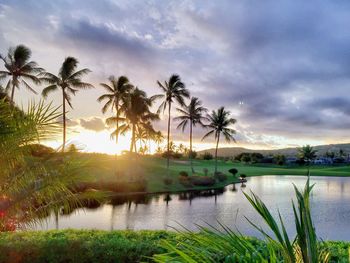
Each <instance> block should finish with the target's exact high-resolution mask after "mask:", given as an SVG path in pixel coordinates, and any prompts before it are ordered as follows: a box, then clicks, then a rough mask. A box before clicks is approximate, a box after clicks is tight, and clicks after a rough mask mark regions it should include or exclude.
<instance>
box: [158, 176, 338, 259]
mask: <svg viewBox="0 0 350 263" xmlns="http://www.w3.org/2000/svg"><path fill="white" fill-rule="evenodd" d="M312 187H313V186H310V184H309V180H308V181H307V183H306V185H305V188H304V190H303V191H299V190H298V189H297V188H296V187H295V195H296V198H297V205H295V204H294V202H293V204H292V207H293V212H294V219H295V227H296V232H297V236H296V237H295V238H290V237H289V236H288V234H287V231H286V229H285V226H284V222H283V219H282V217H281V215H280V214H279V216H278V221H277V220H276V219H275V218H274V217H273V216H272V215H271V213H270V211H269V210H268V208H267V207H266V205H265V204H264V203H263V202H262V201H261V199H260V198H259V197H257V196H256V195H255V194H254V193H251V195H248V194H246V193H244V194H245V196H246V198H247V199H248V201H249V202H250V204H251V205H252V206H253V207H254V209H255V210H256V211H257V213H258V214H259V215H260V216H261V217H262V218H263V220H264V221H265V223H266V224H267V226H268V227H269V230H270V232H272V233H273V235H274V236H271V235H270V234H269V233H268V232H266V231H265V230H264V229H263V228H261V227H260V226H257V225H255V224H254V223H253V222H251V221H250V220H249V219H248V218H247V220H248V221H249V223H250V224H251V225H252V226H253V227H254V228H256V229H257V230H258V231H259V232H261V233H262V235H263V236H264V238H265V240H264V241H263V242H262V241H261V242H258V246H256V245H255V246H254V245H253V244H252V242H250V241H249V240H248V239H247V238H245V237H244V236H242V235H241V234H239V233H236V232H234V231H232V230H231V229H229V228H228V227H226V226H224V225H221V227H222V229H216V228H214V227H211V226H209V228H204V227H199V228H200V230H201V234H200V235H198V234H195V233H193V232H188V231H186V232H184V235H185V239H184V240H183V241H180V242H178V241H177V242H174V241H163V242H162V243H161V246H162V248H164V249H165V250H166V251H167V252H166V253H163V254H160V255H155V256H154V260H155V261H156V262H266V263H267V262H271V263H277V262H289V263H294V262H303V263H317V262H321V263H322V262H329V261H330V258H331V256H330V252H329V250H328V248H327V247H326V244H325V243H324V242H321V241H319V240H318V239H317V237H316V232H315V228H314V225H313V222H312V219H311V212H310V201H309V198H310V193H311V190H312ZM278 223H279V224H278Z"/></svg>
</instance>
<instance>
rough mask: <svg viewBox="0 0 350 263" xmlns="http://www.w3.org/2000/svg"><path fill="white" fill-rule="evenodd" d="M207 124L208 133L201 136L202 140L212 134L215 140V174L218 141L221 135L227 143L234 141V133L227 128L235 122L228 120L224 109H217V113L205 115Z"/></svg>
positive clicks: (228, 116) (227, 114)
mask: <svg viewBox="0 0 350 263" xmlns="http://www.w3.org/2000/svg"><path fill="white" fill-rule="evenodd" d="M207 118H208V121H209V124H208V125H205V126H206V127H207V128H209V129H210V131H209V132H208V133H207V134H205V135H204V136H203V139H205V138H207V137H209V136H210V135H213V134H214V137H215V139H216V147H215V173H216V172H217V167H218V164H217V162H218V147H219V141H220V135H221V134H222V135H223V136H224V137H225V139H226V141H227V142H230V141H234V142H235V141H236V140H235V138H234V137H233V135H234V134H235V133H236V131H235V130H234V129H231V128H229V126H230V125H232V124H235V123H236V122H237V121H236V120H235V119H233V118H230V112H229V111H226V110H225V108H224V107H221V108H219V109H218V110H217V111H212V113H211V114H210V115H207ZM203 139H202V140H203Z"/></svg>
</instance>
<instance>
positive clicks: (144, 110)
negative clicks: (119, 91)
mask: <svg viewBox="0 0 350 263" xmlns="http://www.w3.org/2000/svg"><path fill="white" fill-rule="evenodd" d="M152 102H153V101H152V99H150V98H148V97H147V95H146V93H145V92H144V91H142V90H140V89H138V88H134V89H133V90H132V91H131V92H130V95H129V96H128V98H127V100H126V101H125V104H124V105H123V107H122V110H123V112H124V115H125V117H123V118H119V119H118V120H120V121H121V122H122V123H123V124H122V125H121V126H119V130H118V131H117V133H118V134H119V133H120V134H122V135H124V134H125V133H126V132H128V131H131V143H130V152H133V149H135V151H136V133H137V130H136V129H137V128H138V127H145V126H146V125H147V124H148V123H149V122H150V121H153V120H158V119H159V116H158V114H154V113H152V112H151V111H150V107H151V106H152ZM116 121H117V119H116V117H111V118H108V119H107V124H112V123H116Z"/></svg>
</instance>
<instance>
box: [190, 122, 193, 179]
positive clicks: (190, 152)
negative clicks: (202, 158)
mask: <svg viewBox="0 0 350 263" xmlns="http://www.w3.org/2000/svg"><path fill="white" fill-rule="evenodd" d="M189 155H190V156H189V157H190V164H191V170H192V174H194V169H193V162H192V121H191V123H190V153H189Z"/></svg>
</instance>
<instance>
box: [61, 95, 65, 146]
mask: <svg viewBox="0 0 350 263" xmlns="http://www.w3.org/2000/svg"><path fill="white" fill-rule="evenodd" d="M62 93H63V102H62V109H63V144H62V152H64V148H65V146H66V94H65V92H64V89H63V90H62Z"/></svg>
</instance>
